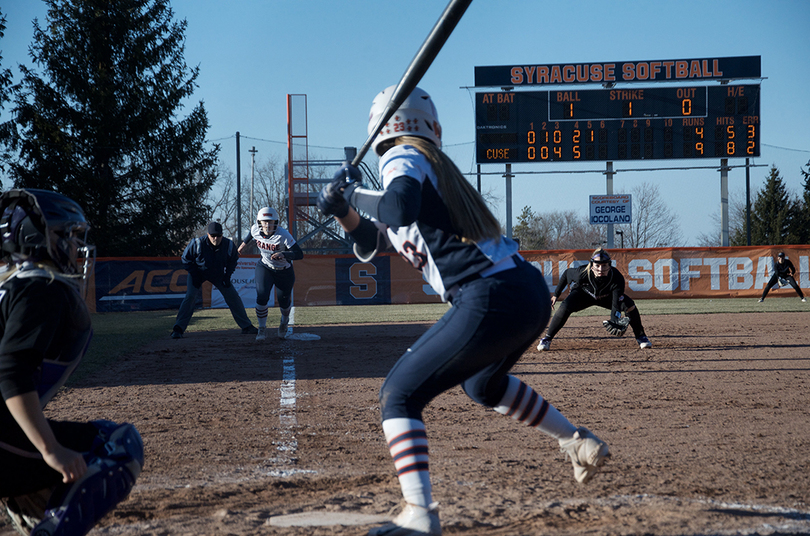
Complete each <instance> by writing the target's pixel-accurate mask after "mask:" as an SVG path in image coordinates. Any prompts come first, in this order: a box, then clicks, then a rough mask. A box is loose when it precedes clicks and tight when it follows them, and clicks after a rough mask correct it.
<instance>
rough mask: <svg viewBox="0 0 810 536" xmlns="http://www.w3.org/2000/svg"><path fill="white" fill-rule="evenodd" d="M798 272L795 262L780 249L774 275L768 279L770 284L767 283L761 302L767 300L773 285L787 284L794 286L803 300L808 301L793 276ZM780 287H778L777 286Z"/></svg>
mask: <svg viewBox="0 0 810 536" xmlns="http://www.w3.org/2000/svg"><path fill="white" fill-rule="evenodd" d="M795 273H796V268H795V267H794V266H793V263H792V262H790V259H788V258H787V257H785V253H784V252H782V251H780V252H779V255H777V256H776V262H775V263H774V265H773V275H772V276H771V279H770V280H769V281H768V284H767V285H765V290H763V291H762V297H761V298H760V299H759V303H762V302H764V301H765V296H767V295H768V292H770V291H771V289H772V288H773V287H776V286H777V285H780V286H783V287H784V286H785V285H790V286H791V287H793V290H795V291H796V294H798V295H799V298H801V299H802V301H803V302H806V301H807V298H805V297H804V294H803V293H802V289H801V288H800V287H799V284H798V283H796V280H795V279H794V278H793V274H795ZM777 288H778V287H777Z"/></svg>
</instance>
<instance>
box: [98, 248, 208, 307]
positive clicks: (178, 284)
mask: <svg viewBox="0 0 810 536" xmlns="http://www.w3.org/2000/svg"><path fill="white" fill-rule="evenodd" d="M187 276H188V273H187V272H186V271H185V269H184V268H183V263H181V262H180V259H161V260H154V261H152V260H132V261H123V260H112V261H104V260H99V261H97V262H96V265H95V296H96V311H98V312H100V313H103V312H114V311H147V310H152V309H176V308H179V307H180V303H181V302H182V301H183V297H185V295H186V277H187ZM200 294H201V295H200V296H199V297H198V298H197V302H198V303H197V306H202V293H200Z"/></svg>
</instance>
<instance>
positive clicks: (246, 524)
mask: <svg viewBox="0 0 810 536" xmlns="http://www.w3.org/2000/svg"><path fill="white" fill-rule="evenodd" d="M642 314H643V310H642ZM643 319H644V322H645V327H646V328H647V333H648V335H649V336H650V339H651V341H652V343H653V348H652V349H651V350H640V349H639V348H638V346H637V345H636V344H635V341H634V340H633V338H632V336H629V335H628V336H625V337H624V338H613V337H609V336H607V335H606V334H605V332H604V330H603V328H602V326H601V317H574V318H571V319H570V321H569V322H568V324H567V325H566V327H565V328H564V329H563V330H562V331H561V332H560V333H559V335H558V336H557V337H556V338H555V340H554V342H553V345H552V350H551V351H549V352H542V353H541V352H538V351H537V350H536V349H535V347H534V346H533V347H532V348H530V349H529V350H528V351H527V352H526V353H525V355H524V356H523V358H522V359H521V361H520V362H519V363H518V364H517V365H516V367H515V368H514V369H513V373H515V374H516V375H517V376H519V377H520V378H521V379H523V380H524V381H526V382H527V383H528V384H530V385H532V386H533V387H534V388H535V389H536V390H537V391H538V392H539V393H540V394H541V395H543V396H544V397H545V398H546V399H547V400H549V401H550V402H551V403H552V404H554V405H555V406H556V407H557V408H559V409H560V410H561V411H562V412H563V414H564V415H566V416H567V417H568V418H569V419H570V420H571V421H572V422H573V423H574V424H576V425H581V426H587V427H589V428H590V429H591V430H593V431H594V432H595V433H596V434H598V435H599V436H600V437H601V438H603V439H604V440H606V441H607V442H608V444H609V445H610V449H611V452H612V459H611V460H610V461H609V462H608V464H607V465H606V466H605V467H604V468H603V470H602V471H601V472H600V473H599V474H598V475H597V476H596V477H595V478H594V479H593V480H592V481H591V482H590V483H589V484H586V485H579V484H577V483H576V482H575V481H574V479H573V470H572V468H571V465H570V462H568V461H567V460H565V459H564V457H563V454H561V453H560V452H559V448H558V447H557V445H556V441H554V440H552V439H550V438H548V437H547V436H545V435H543V434H541V433H540V432H538V431H537V430H533V429H529V428H527V427H524V426H523V425H519V424H518V423H516V422H515V421H513V420H511V419H510V418H507V417H503V416H500V415H498V414H496V413H495V412H494V411H491V410H488V409H486V408H483V407H480V406H477V405H476V404H474V403H473V402H471V401H470V400H469V399H468V398H467V397H466V396H465V395H464V393H463V392H462V391H461V389H460V388H455V389H453V390H451V391H450V392H448V393H445V394H444V395H442V396H440V397H439V398H437V399H436V400H435V401H434V402H433V403H432V404H431V405H430V406H429V408H428V410H427V412H426V414H425V422H426V425H427V430H428V438H429V441H430V456H431V457H430V464H431V472H432V480H433V488H434V499H435V500H437V501H438V502H439V503H440V515H441V519H442V524H443V527H444V533H445V534H465V535H488V536H506V535H534V534H555V535H574V534H609V535H646V534H655V535H662V536H669V535H710V534H711V535H713V534H717V535H720V534H723V535H726V534H741V535H742V534H746V535H750V534H808V533H810V505H808V503H809V502H810V474H809V473H810V433H809V432H808V430H809V429H810V415H809V412H808V403H810V389H809V388H810V329H808V324H810V309H809V310H808V312H807V313H790V314H780V313H750V314H728V315H727V314H712V315H679V316H663V315H662V316H645V317H643ZM428 327H429V324H422V323H419V324H363V325H329V326H295V327H294V330H295V332H296V333H311V334H315V335H318V336H320V340H307V341H302V340H285V341H281V340H278V339H275V338H268V339H267V341H265V342H264V343H257V342H255V341H254V340H253V337H252V336H245V335H241V334H240V333H239V331H238V330H230V331H224V332H201V333H194V332H189V333H187V335H186V337H185V338H184V339H180V340H171V339H169V337H168V331H167V336H166V338H165V340H158V341H154V342H153V343H151V344H149V345H148V346H146V347H144V348H142V349H141V350H139V351H138V352H135V353H131V354H128V355H126V356H125V357H123V358H122V359H120V360H118V361H117V362H116V363H115V364H114V365H112V366H111V367H110V368H109V369H108V370H106V371H104V372H103V373H102V374H101V375H97V376H96V377H93V378H86V379H84V380H82V381H81V382H80V383H78V384H75V385H73V387H71V388H70V389H67V390H64V391H63V392H62V393H61V394H60V395H59V396H58V397H57V398H56V399H54V400H53V402H52V403H51V404H50V405H49V406H48V415H49V416H50V417H52V418H56V419H60V420H91V419H97V418H105V419H111V420H115V421H127V422H132V423H133V424H135V426H136V427H137V428H138V430H140V432H141V434H142V436H143V439H144V444H145V450H146V464H145V468H144V471H143V473H142V474H141V476H140V478H139V480H138V483H137V485H136V487H135V488H134V490H133V491H132V493H131V495H130V497H129V498H128V499H127V500H126V501H125V502H123V503H122V504H120V505H119V507H118V508H117V509H116V510H115V511H114V512H112V513H111V514H109V515H108V516H107V517H106V518H105V519H104V520H103V521H102V522H101V523H100V525H99V526H98V527H97V528H96V529H94V531H93V532H91V534H115V535H126V536H130V535H156V536H157V535H192V534H193V535H253V534H259V535H263V534H268V535H269V534H277V535H316V536H319V535H349V534H352V535H354V534H365V533H366V531H367V530H368V529H369V528H370V527H372V526H374V525H373V524H361V525H329V524H327V525H323V526H293V527H279V526H275V523H277V522H278V521H279V520H280V519H285V518H281V517H279V516H284V515H288V514H296V513H306V514H312V515H313V516H315V515H318V516H319V517H318V518H317V519H319V520H320V522H324V520H325V522H326V523H329V520H330V519H332V520H336V521H337V520H344V522H345V519H347V517H346V514H362V515H369V516H372V515H374V516H380V515H383V516H391V515H394V514H396V513H397V512H398V510H399V507H400V505H401V499H400V497H401V494H400V491H399V485H398V483H397V480H396V477H395V475H394V469H393V463H392V462H391V459H390V456H389V454H388V451H387V449H386V446H385V443H384V440H383V436H382V432H381V428H380V424H379V404H378V402H377V393H378V390H379V388H380V385H381V384H382V381H383V378H384V376H385V374H386V373H387V371H388V370H389V369H390V368H391V366H392V365H393V364H394V362H395V361H396V359H397V358H398V357H399V356H400V355H401V354H402V353H403V352H405V350H406V349H407V348H408V346H409V345H410V344H411V343H412V342H413V341H415V340H416V338H417V337H418V336H419V335H420V334H421V333H423V332H424V331H425V330H426V329H427V328H428ZM313 519H314V517H313ZM369 519H370V518H369ZM9 534H13V531H12V530H11V529H10V527H9V526H7V525H2V524H0V535H3V536H5V535H9Z"/></svg>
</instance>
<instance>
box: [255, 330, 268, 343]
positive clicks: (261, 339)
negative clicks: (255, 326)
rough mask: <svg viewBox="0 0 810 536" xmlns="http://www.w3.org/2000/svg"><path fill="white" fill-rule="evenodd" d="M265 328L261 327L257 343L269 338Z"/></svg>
mask: <svg viewBox="0 0 810 536" xmlns="http://www.w3.org/2000/svg"><path fill="white" fill-rule="evenodd" d="M264 330H265V328H263V327H259V332H258V333H257V334H256V340H257V341H263V340H265V339H266V338H267V335H266V334H265V333H264Z"/></svg>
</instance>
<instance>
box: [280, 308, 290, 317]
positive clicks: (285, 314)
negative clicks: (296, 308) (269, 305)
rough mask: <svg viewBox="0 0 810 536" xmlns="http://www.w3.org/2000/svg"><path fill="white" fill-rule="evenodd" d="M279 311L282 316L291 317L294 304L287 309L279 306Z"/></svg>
mask: <svg viewBox="0 0 810 536" xmlns="http://www.w3.org/2000/svg"><path fill="white" fill-rule="evenodd" d="M279 311H281V316H283V317H285V318H289V316H290V311H292V305H290V306H289V307H287V308H286V309H282V308H279Z"/></svg>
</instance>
